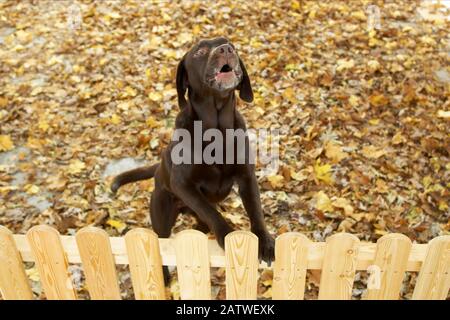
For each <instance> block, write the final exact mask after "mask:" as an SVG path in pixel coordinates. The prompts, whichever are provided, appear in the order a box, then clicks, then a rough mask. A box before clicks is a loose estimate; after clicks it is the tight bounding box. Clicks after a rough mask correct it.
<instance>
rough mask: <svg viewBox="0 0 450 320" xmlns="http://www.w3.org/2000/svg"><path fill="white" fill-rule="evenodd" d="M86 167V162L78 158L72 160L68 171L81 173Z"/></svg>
mask: <svg viewBox="0 0 450 320" xmlns="http://www.w3.org/2000/svg"><path fill="white" fill-rule="evenodd" d="M85 168H86V165H85V164H84V162H82V161H80V160H78V159H75V160H70V163H69V167H68V169H67V172H68V173H70V174H77V173H80V172H81V171H83V170H84V169H85Z"/></svg>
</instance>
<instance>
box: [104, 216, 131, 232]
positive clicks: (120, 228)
mask: <svg viewBox="0 0 450 320" xmlns="http://www.w3.org/2000/svg"><path fill="white" fill-rule="evenodd" d="M106 223H107V224H109V225H110V226H111V227H113V228H114V229H116V230H117V231H119V232H122V231H123V230H124V229H125V228H126V227H127V225H126V224H125V223H124V222H122V221H120V220H114V219H108V221H106Z"/></svg>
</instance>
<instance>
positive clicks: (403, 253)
mask: <svg viewBox="0 0 450 320" xmlns="http://www.w3.org/2000/svg"><path fill="white" fill-rule="evenodd" d="M411 247H412V243H411V240H410V239H409V238H408V237H407V236H405V235H403V234H399V233H392V234H387V235H384V236H382V237H381V238H380V239H378V241H377V251H376V253H375V260H374V262H373V266H374V267H375V268H373V270H375V274H372V275H371V277H379V279H376V281H375V283H376V284H377V285H378V284H379V288H373V286H371V285H368V296H367V299H368V300H397V299H398V298H399V294H400V289H401V287H402V283H403V278H404V276H405V270H406V265H407V263H408V257H409V254H410V251H411ZM369 283H371V282H370V281H369Z"/></svg>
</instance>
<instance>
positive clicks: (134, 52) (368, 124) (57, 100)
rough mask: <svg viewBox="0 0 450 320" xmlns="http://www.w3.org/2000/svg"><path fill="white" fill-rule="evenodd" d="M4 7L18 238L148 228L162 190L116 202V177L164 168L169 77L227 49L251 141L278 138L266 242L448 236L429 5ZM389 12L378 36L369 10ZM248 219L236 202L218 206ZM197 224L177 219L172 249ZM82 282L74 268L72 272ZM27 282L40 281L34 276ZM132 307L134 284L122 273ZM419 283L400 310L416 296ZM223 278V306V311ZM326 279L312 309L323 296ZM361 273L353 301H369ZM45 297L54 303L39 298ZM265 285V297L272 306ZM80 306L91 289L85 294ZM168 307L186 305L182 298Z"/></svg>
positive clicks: (0, 129) (445, 82) (434, 28)
mask: <svg viewBox="0 0 450 320" xmlns="http://www.w3.org/2000/svg"><path fill="white" fill-rule="evenodd" d="M73 3H74V2H73V1H44V0H43V1H9V0H0V61H1V63H0V124H1V126H0V224H1V225H5V226H7V227H9V228H10V229H11V230H12V231H14V232H16V233H24V232H26V231H27V230H28V229H29V228H30V227H31V226H33V225H36V224H40V223H46V224H50V225H54V226H55V227H57V228H58V230H59V231H60V232H61V233H62V234H74V233H75V232H76V230H77V229H79V228H81V227H83V226H86V225H95V226H98V227H101V228H104V229H105V230H107V231H108V233H109V234H110V235H113V236H118V235H123V234H124V233H125V232H126V231H128V230H129V229H130V228H133V227H137V226H147V223H148V199H149V194H150V192H151V190H152V187H153V184H152V183H153V182H152V181H144V182H141V183H137V184H134V185H131V186H127V187H125V188H123V190H121V191H120V193H119V195H118V197H116V198H113V197H111V195H110V194H109V191H108V184H109V182H110V178H111V176H113V175H114V174H117V173H118V172H120V171H122V170H125V169H128V168H130V167H134V166H138V165H140V164H142V163H155V162H157V161H158V160H159V155H160V153H161V150H162V149H163V148H164V147H165V146H166V145H167V143H168V141H170V138H171V133H172V130H173V124H174V119H175V116H176V114H177V112H178V106H177V104H176V91H175V87H174V86H175V80H174V75H175V69H176V65H177V63H178V60H179V58H180V57H181V56H182V55H183V54H184V52H185V51H186V50H187V49H188V48H189V47H190V45H191V44H193V43H194V42H195V41H197V40H198V39H200V38H209V37H215V36H226V37H228V38H229V39H230V40H231V41H232V42H233V43H234V44H235V45H236V47H237V49H238V52H239V53H240V55H241V57H242V58H243V60H244V61H245V63H246V65H247V69H248V71H249V73H250V77H251V79H252V84H253V88H254V90H255V101H254V102H253V103H252V104H244V103H241V102H240V103H239V106H238V108H239V110H240V111H241V112H242V113H243V115H244V116H245V118H246V120H247V122H248V127H250V128H281V129H282V132H283V135H282V137H281V149H280V161H281V166H280V170H279V172H278V173H276V174H274V175H271V176H261V177H260V178H259V182H260V187H261V198H262V203H263V207H264V211H265V214H266V221H267V224H268V226H269V229H270V231H271V232H272V233H273V234H274V235H279V234H281V233H283V232H286V231H300V232H302V233H304V234H306V235H307V236H308V237H310V238H311V239H314V240H315V241H323V240H324V239H325V238H326V237H327V236H328V235H330V234H333V233H334V232H339V231H347V232H351V233H353V234H355V235H357V236H358V237H359V238H360V239H361V240H365V241H376V240H377V239H378V238H379V237H381V236H382V235H384V234H386V233H389V232H401V233H404V234H406V235H407V236H408V237H410V238H411V239H412V240H414V241H416V242H419V243H424V242H427V241H429V240H430V239H432V238H433V237H435V236H438V235H442V234H448V233H449V229H450V223H449V215H450V211H449V199H450V197H449V186H450V183H449V181H450V179H449V176H450V154H449V150H450V148H449V146H450V145H449V138H450V137H449V112H450V111H449V110H450V108H449V102H448V97H449V88H450V85H449V81H450V68H449V57H450V56H449V50H450V43H449V34H448V30H449V29H450V24H449V21H448V20H447V19H446V14H447V13H448V12H446V11H445V9H444V8H441V7H438V6H432V5H430V4H428V5H427V6H424V5H423V3H421V2H420V1H411V0H407V1H406V0H396V1H373V2H370V1H338V0H328V1H302V0H298V1H276V2H272V1H248V2H234V1H225V0H220V1H182V2H175V1H173V2H172V1H171V2H168V1H167V2H166V1H156V2H152V3H150V2H144V1H97V2H93V1H79V2H77V3H78V4H79V6H80V12H81V14H82V22H81V24H79V25H76V21H75V25H74V24H73V23H72V24H68V20H67V18H68V10H67V9H68V7H69V6H70V5H71V4H73ZM369 4H376V5H378V7H379V8H380V12H381V21H380V25H379V26H380V28H379V29H372V30H369V29H368V15H367V12H366V8H367V6H368V5H369ZM219 209H220V210H221V212H223V214H224V216H225V217H226V218H227V219H228V220H229V221H230V222H231V223H233V224H234V225H235V226H236V228H240V229H248V228H249V225H248V218H247V216H246V215H245V212H244V210H243V207H242V203H241V201H240V199H239V198H238V196H237V194H236V192H235V191H234V192H233V193H232V194H231V195H230V196H229V198H228V199H227V200H226V201H225V202H223V203H222V204H221V205H220V208H219ZM193 222H194V220H193V218H192V217H190V216H181V217H180V218H179V219H178V221H177V224H176V227H175V230H174V231H175V232H176V231H179V230H182V229H185V228H189V227H191V226H192V224H193ZM73 268H74V269H73V270H74V274H75V275H78V276H80V272H79V268H78V269H77V267H76V266H74V267H73ZM28 274H29V275H30V277H31V278H32V279H33V280H38V277H37V274H36V270H35V269H34V268H33V267H32V266H31V265H30V269H29V270H28ZM120 277H121V284H122V288H123V294H124V297H126V298H129V297H132V294H131V290H130V280H129V274H128V272H127V271H126V269H124V268H123V269H122V271H121V272H120ZM414 278H415V275H414V274H408V276H407V277H406V280H405V286H404V288H403V289H402V295H403V296H404V297H406V298H408V297H410V295H411V285H412V284H413V283H414ZM223 279H224V271H223V269H219V270H214V272H213V283H214V284H215V285H214V286H213V290H214V295H216V296H217V297H218V298H223V297H224V288H223ZM317 279H318V276H317V274H315V275H314V274H312V275H311V277H310V279H309V280H308V284H307V294H306V297H307V298H314V297H315V296H316V293H317V282H318V280H317ZM365 279H366V275H365V273H358V275H357V281H356V284H355V287H354V288H355V289H354V297H355V298H356V299H359V298H361V297H364V294H365V292H364V288H365ZM33 283H34V286H33V289H34V291H35V293H36V295H37V296H42V295H43V293H42V292H41V289H40V286H39V282H37V281H34V282H33ZM270 286H271V275H270V272H268V271H266V272H264V273H263V274H262V281H260V284H259V296H260V297H261V298H268V297H270V296H271V293H270V292H271V291H270ZM80 292H81V293H82V294H83V293H84V294H85V292H86V290H85V288H84V287H83V286H82V285H81V287H80ZM169 294H172V295H173V296H174V297H175V298H177V296H178V295H179V294H178V292H177V289H176V281H175V280H174V281H173V285H172V287H171V290H170V292H169Z"/></svg>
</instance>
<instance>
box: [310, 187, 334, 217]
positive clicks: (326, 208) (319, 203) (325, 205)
mask: <svg viewBox="0 0 450 320" xmlns="http://www.w3.org/2000/svg"><path fill="white" fill-rule="evenodd" d="M314 200H315V204H316V209H317V210H320V211H323V212H331V211H333V206H332V205H331V200H330V198H329V197H328V196H327V195H326V193H325V192H323V191H319V192H317V193H316V194H315V196H314Z"/></svg>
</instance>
